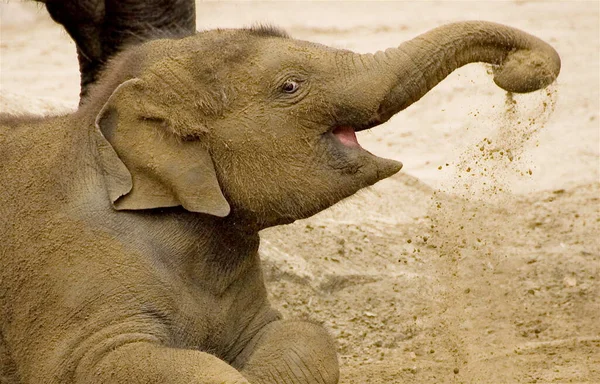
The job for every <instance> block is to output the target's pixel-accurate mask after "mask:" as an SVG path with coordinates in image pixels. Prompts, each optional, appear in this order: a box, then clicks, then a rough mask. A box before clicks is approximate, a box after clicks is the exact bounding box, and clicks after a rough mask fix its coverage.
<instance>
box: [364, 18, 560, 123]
mask: <svg viewBox="0 0 600 384" xmlns="http://www.w3.org/2000/svg"><path fill="white" fill-rule="evenodd" d="M360 56H361V61H362V62H369V61H370V62H371V63H372V67H371V66H370V65H369V64H367V66H368V68H372V69H375V68H376V72H378V73H381V74H382V75H381V76H384V77H385V78H386V79H388V80H386V81H383V79H379V80H380V81H375V82H373V81H370V83H371V84H382V83H387V84H388V86H387V87H384V88H387V89H386V94H385V95H383V98H382V99H381V102H380V104H379V109H378V111H377V113H376V115H375V116H373V118H372V120H371V121H370V122H369V124H368V125H369V126H373V125H377V124H380V123H382V122H385V121H387V120H388V119H389V118H390V117H391V116H392V115H394V114H395V113H397V112H399V111H401V110H403V109H405V108H406V107H408V106H409V105H411V104H412V103H414V102H415V101H417V100H419V99H420V98H421V97H422V96H424V95H425V94H426V93H427V92H428V91H429V90H430V89H432V88H433V87H434V86H435V85H437V84H438V83H439V82H440V81H442V80H443V79H444V78H445V77H446V76H448V75H449V74H450V73H451V72H452V71H453V70H455V69H456V68H459V67H461V66H463V65H465V64H468V63H472V62H486V63H490V64H494V65H495V67H494V82H495V83H496V84H497V85H498V86H499V87H501V88H503V89H505V90H506V91H509V92H518V93H526V92H531V91H535V90H538V89H541V88H544V87H546V86H547V85H549V84H551V83H552V82H553V81H554V80H555V79H556V77H557V76H558V73H559V72H560V58H559V56H558V53H556V51H555V50H554V49H553V48H552V47H551V46H550V45H548V44H547V43H545V42H544V41H542V40H540V39H538V38H536V37H534V36H531V35H529V34H527V33H525V32H523V31H520V30H518V29H515V28H510V27H507V26H504V25H501V24H496V23H491V22H481V21H470V22H460V23H454V24H448V25H445V26H442V27H439V28H436V29H433V30H431V31H429V32H427V33H425V34H422V35H420V36H418V37H416V38H414V39H412V40H410V41H407V42H405V43H403V44H402V45H400V46H399V47H397V48H390V49H387V50H386V51H385V52H381V51H380V52H377V53H376V54H374V55H360ZM368 72H371V71H368ZM390 75H392V79H391V82H390V81H389V79H390V77H389V76H390ZM371 80H372V79H371ZM390 85H391V87H390Z"/></svg>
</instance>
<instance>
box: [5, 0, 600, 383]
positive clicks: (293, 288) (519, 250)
mask: <svg viewBox="0 0 600 384" xmlns="http://www.w3.org/2000/svg"><path fill="white" fill-rule="evenodd" d="M599 8H600V5H599V3H598V2H597V1H589V2H576V1H563V2H560V1H553V2H542V1H503V2H484V1H479V2H433V1H428V2H307V1H304V2H262V3H255V2H239V3H234V2H199V3H198V7H197V9H198V10H197V12H198V26H199V28H205V29H209V28H214V27H239V26H244V25H250V24H252V23H255V22H271V23H274V24H277V25H280V26H282V27H284V28H286V29H287V30H288V31H289V32H290V33H291V35H292V36H294V37H296V38H300V39H305V40H311V41H316V42H320V43H324V44H328V45H332V46H335V47H341V48H348V49H352V50H355V51H359V52H374V51H376V50H378V49H383V48H386V47H388V46H395V45H398V44H400V43H401V42H402V41H404V40H407V39H409V38H411V37H414V36H415V35H417V34H419V33H421V32H424V31H426V30H428V29H430V28H433V27H436V26H438V25H441V24H443V23H447V22H452V21H459V20H468V19H483V20H490V21H496V22H500V23H505V24H509V25H511V26H514V27H517V28H520V29H523V30H525V31H527V32H529V33H532V34H534V35H537V36H539V37H541V38H543V39H545V40H546V41H548V42H550V43H551V44H552V45H553V46H554V47H555V48H556V49H557V51H558V52H559V53H560V55H561V57H562V63H563V64H562V65H563V66H562V73H561V75H560V77H559V80H558V82H557V83H556V84H554V85H553V86H552V87H551V88H549V89H547V90H544V91H540V92H536V93H533V94H528V95H516V96H514V97H510V96H509V95H506V94H505V93H504V92H503V91H501V90H500V89H498V88H497V87H496V86H495V85H494V84H493V82H492V81H491V77H490V76H489V75H488V74H487V70H488V68H486V67H485V66H483V65H481V64H471V65H468V66H465V67H463V68H461V69H459V70H457V71H455V72H454V73H453V74H452V75H451V76H449V77H448V78H447V79H446V80H445V81H444V82H443V83H441V84H440V85H439V86H438V87H436V88H435V89H434V90H433V91H431V92H430V93H429V94H428V95H426V96H425V97H424V98H423V99H422V100H421V101H419V102H418V103H416V104H415V105H413V106H411V107H410V108H408V109H407V110H406V111H404V112H403V113H401V114H400V115H398V116H396V117H394V118H393V119H392V120H391V121H390V122H389V123H387V124H386V125H385V126H382V127H379V128H377V129H376V130H373V131H372V132H367V133H363V134H361V135H360V136H359V140H360V141H361V143H362V144H363V146H364V147H366V148H367V149H369V150H371V151H372V152H374V153H376V154H377V155H380V156H384V157H390V158H394V159H397V160H401V161H402V162H403V163H404V164H405V167H404V170H403V171H402V172H401V173H400V174H398V175H396V176H394V177H392V178H390V179H387V180H385V181H383V182H380V183H379V184H377V185H375V186H374V187H372V188H370V189H369V190H367V191H364V192H361V193H359V194H358V195H356V196H354V197H353V198H351V199H348V200H347V201H345V202H342V203H340V204H338V205H336V206H335V207H333V208H332V209H329V210H327V211H325V212H323V213H321V214H319V215H317V216H315V217H312V218H310V219H308V220H303V221H299V222H297V223H295V224H292V225H289V226H284V227H278V228H273V229H270V230H267V231H265V232H264V234H263V239H264V240H263V245H262V249H261V252H262V255H263V259H264V261H265V272H266V275H267V278H268V282H269V283H268V284H269V289H270V292H271V296H272V299H273V302H274V304H275V305H276V306H277V307H278V308H280V309H281V310H282V312H283V313H284V314H285V315H286V316H287V317H302V318H310V319H313V320H315V321H318V322H321V323H323V324H325V326H326V327H327V328H328V329H330V330H331V332H332V334H333V335H334V336H335V337H336V339H337V342H338V344H339V352H340V356H341V357H340V358H341V364H342V380H341V382H342V383H345V384H351V383H357V384H358V383H361V384H362V383H373V384H378V383H401V382H409V383H410V382H414V383H434V382H436V383H445V382H448V383H517V382H518V383H566V382H576V383H600V230H599V229H600V155H599V150H600V128H599V116H598V115H599V108H600V101H599V100H600V99H599V92H600V79H599V73H600V68H599V66H600V58H599V52H600V43H599V35H600V31H599V20H600V19H599V16H600V12H599ZM0 12H1V18H0V20H1V23H2V24H1V36H0V39H1V40H0V47H1V51H0V52H1V57H0V59H1V62H0V63H1V72H0V87H1V93H0V108H1V109H2V111H13V112H19V111H24V110H25V111H30V112H34V113H56V112H61V111H65V110H70V109H73V108H75V106H76V104H77V95H78V91H79V89H78V72H77V63H76V59H75V48H74V46H73V44H72V43H71V42H70V40H69V38H68V36H67V35H66V34H65V33H64V32H62V31H61V30H60V28H58V27H57V26H55V25H54V24H53V23H52V21H51V20H49V18H48V17H47V15H46V14H45V12H44V10H43V9H40V8H39V7H36V6H35V5H32V4H22V3H19V2H12V3H8V4H6V3H5V2H4V1H3V2H2V3H0Z"/></svg>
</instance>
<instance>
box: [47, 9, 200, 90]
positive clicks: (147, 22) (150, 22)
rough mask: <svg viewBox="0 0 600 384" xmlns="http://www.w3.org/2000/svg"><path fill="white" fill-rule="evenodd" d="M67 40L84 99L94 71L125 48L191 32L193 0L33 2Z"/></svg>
mask: <svg viewBox="0 0 600 384" xmlns="http://www.w3.org/2000/svg"><path fill="white" fill-rule="evenodd" d="M36 1H38V2H41V3H45V4H46V9H47V10H48V13H49V14H50V16H51V17H52V18H53V19H54V20H55V21H56V22H57V23H59V24H62V25H63V27H64V28H65V30H66V31H67V32H68V33H69V35H70V36H71V37H72V38H73V41H74V42H75V45H76V46H77V58H78V60H79V70H80V73H81V97H82V98H84V97H85V96H86V95H87V93H88V90H89V87H90V86H91V84H93V83H94V82H95V81H96V80H97V79H98V77H99V75H100V72H101V71H102V69H103V68H104V66H105V65H106V63H107V62H108V60H109V59H110V58H111V57H113V56H114V55H115V54H116V53H118V52H119V51H121V50H122V49H124V47H126V46H130V45H134V44H139V43H141V42H144V41H146V40H149V39H151V38H157V37H163V38H166V37H183V36H188V35H191V34H193V33H195V32H196V13H195V2H194V0H79V1H75V0H36Z"/></svg>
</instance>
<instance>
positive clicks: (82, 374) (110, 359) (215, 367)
mask: <svg viewBox="0 0 600 384" xmlns="http://www.w3.org/2000/svg"><path fill="white" fill-rule="evenodd" d="M75 381H76V382H77V383H82V384H83V383H85V384H100V383H107V384H109V383H110V384H138V383H139V384H164V383H172V384H192V383H193V384H249V383H248V381H247V380H246V379H245V378H244V377H243V376H242V374H241V373H240V372H238V371H237V370H236V369H235V368H233V367H232V366H230V365H229V364H227V363H226V362H224V361H223V360H220V359H219V358H217V357H215V356H213V355H210V354H208V353H204V352H200V351H198V350H191V349H177V348H169V347H164V346H162V345H158V344H153V343H148V342H134V343H130V344H126V345H124V346H121V347H118V348H117V349H115V350H112V351H109V352H107V353H106V355H104V356H103V357H102V358H101V359H100V360H99V361H98V359H97V358H94V357H93V356H88V358H87V359H84V360H83V361H82V362H81V363H80V365H79V367H78V369H77V374H76V380H75Z"/></svg>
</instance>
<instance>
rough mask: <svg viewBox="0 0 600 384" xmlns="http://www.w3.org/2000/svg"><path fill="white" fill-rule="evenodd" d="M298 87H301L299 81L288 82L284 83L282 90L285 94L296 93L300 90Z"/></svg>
mask: <svg viewBox="0 0 600 384" xmlns="http://www.w3.org/2000/svg"><path fill="white" fill-rule="evenodd" d="M298 87H300V85H299V84H298V82H297V81H294V80H286V81H285V83H283V86H282V89H283V92H285V93H294V92H296V91H297V90H298Z"/></svg>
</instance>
